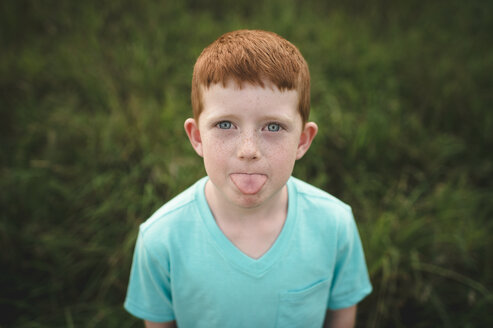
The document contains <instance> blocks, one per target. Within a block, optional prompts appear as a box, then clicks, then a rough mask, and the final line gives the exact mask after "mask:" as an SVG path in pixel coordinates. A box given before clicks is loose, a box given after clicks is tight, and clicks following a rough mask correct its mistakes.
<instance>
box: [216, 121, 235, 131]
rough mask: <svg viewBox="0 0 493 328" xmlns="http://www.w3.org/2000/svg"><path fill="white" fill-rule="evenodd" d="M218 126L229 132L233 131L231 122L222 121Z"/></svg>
mask: <svg viewBox="0 0 493 328" xmlns="http://www.w3.org/2000/svg"><path fill="white" fill-rule="evenodd" d="M216 126H217V127H218V128H220V129H224V130H228V129H231V126H232V124H231V122H229V121H221V122H219V123H217V124H216Z"/></svg>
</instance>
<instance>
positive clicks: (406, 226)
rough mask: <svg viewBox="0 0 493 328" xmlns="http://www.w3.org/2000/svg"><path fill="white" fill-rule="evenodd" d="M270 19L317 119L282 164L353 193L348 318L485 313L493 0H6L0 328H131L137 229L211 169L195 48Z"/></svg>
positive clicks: (454, 321)
mask: <svg viewBox="0 0 493 328" xmlns="http://www.w3.org/2000/svg"><path fill="white" fill-rule="evenodd" d="M239 28H258V29H266V30H271V31H274V32H276V33H278V34H280V35H282V36H284V37H286V38H287V39H288V40H290V41H292V42H293V43H294V44H295V45H297V46H298V47H299V49H300V50H301V52H302V53H303V54H304V56H305V58H306V60H307V62H308V63H309V65H310V71H311V77H312V97H311V99H312V112H311V116H310V119H311V120H314V121H315V122H317V124H318V125H319V128H320V131H319V134H318V136H317V137H316V139H315V141H314V143H313V145H312V148H311V149H310V151H309V152H308V154H307V155H306V156H305V157H304V158H303V159H302V160H300V161H299V162H298V163H297V166H296V168H295V172H294V175H295V176H297V177H299V178H302V179H304V180H306V181H308V182H310V183H312V184H314V185H316V186H318V187H320V188H322V189H324V190H326V191H328V192H330V193H332V194H333V195H335V196H336V197H338V198H340V199H342V200H343V201H345V202H346V203H348V204H350V205H351V206H352V207H353V211H354V213H355V217H356V220H357V224H358V227H359V230H360V234H361V238H362V241H363V245H364V248H365V254H366V258H367V262H368V266H369V271H370V275H371V280H372V283H373V285H374V291H373V293H372V294H371V295H370V296H369V297H368V298H367V299H365V300H364V301H363V302H362V303H361V304H360V306H359V314H358V327H375V328H380V327H384V328H385V327H389V328H390V327H397V328H398V327H461V328H462V327H470V328H472V327H493V315H492V314H491V309H492V308H493V238H492V237H491V234H492V233H493V220H492V217H493V201H492V200H493V151H492V149H493V77H492V73H493V42H492V36H491V35H492V31H493V2H486V1H458V0H450V1H417V0H410V1H385V0H370V1H365V2H363V1H356V0H351V1H340V0H338V1H331V2H327V1H315V0H307V1H295V0H288V1H281V0H265V1H262V2H261V3H260V2H258V3H257V4H255V3H254V2H252V1H246V0H239V1H234V2H233V1H231V2H230V1H226V0H207V1H197V0H188V1H154V0H141V1H126V0H122V1H54V0H47V1H34V0H19V1H2V2H1V4H0V44H1V48H2V50H1V51H0V190H1V192H0V209H1V210H0V247H1V250H2V251H1V253H0V266H1V268H2V269H1V270H0V309H1V312H2V316H1V317H0V327H26V328H35V327H36V328H37V327H69V328H72V327H141V326H142V324H141V323H140V322H139V321H138V320H137V319H134V318H132V317H131V316H130V315H128V314H127V313H126V312H125V311H124V310H123V307H122V303H123V300H124V297H125V292H126V285H127V282H128V275H129V269H130V265H131V258H132V252H133V247H134V243H135V238H136V234H137V229H138V226H139V224H140V223H142V222H143V221H144V220H145V219H146V218H147V217H149V216H150V214H152V212H153V211H154V210H156V209H157V208H158V207H160V206H161V205H162V204H163V203H164V202H165V201H167V200H169V199H170V198H172V197H173V196H174V195H176V194H178V193H179V192H180V191H182V190H183V189H184V188H185V187H186V186H188V185H190V184H192V183H193V182H194V181H195V180H196V179H198V178H199V177H202V176H203V175H204V174H205V171H204V169H203V167H202V163H201V161H200V158H199V157H198V156H197V155H196V154H195V153H194V152H193V150H192V148H191V146H190V145H189V143H188V140H187V139H186V135H185V132H184V130H183V122H184V120H185V119H186V118H187V117H189V116H190V115H191V108H190V81H191V75H192V68H193V65H194V62H195V59H196V58H197V56H198V55H199V54H200V52H201V50H202V49H203V48H204V47H205V46H206V45H208V44H209V43H211V42H212V41H213V40H215V39H216V38H217V37H218V36H219V35H221V34H222V33H225V32H227V31H230V30H234V29H239Z"/></svg>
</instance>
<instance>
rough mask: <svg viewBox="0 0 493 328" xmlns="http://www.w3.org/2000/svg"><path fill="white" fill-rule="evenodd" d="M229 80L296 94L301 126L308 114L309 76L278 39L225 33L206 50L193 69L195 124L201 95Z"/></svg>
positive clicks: (300, 58) (258, 34)
mask: <svg viewBox="0 0 493 328" xmlns="http://www.w3.org/2000/svg"><path fill="white" fill-rule="evenodd" d="M228 80H233V81H234V82H235V83H237V84H238V86H239V87H240V88H241V87H242V85H243V83H245V82H247V83H251V84H253V85H259V86H261V87H264V83H263V81H265V80H267V81H269V82H271V83H273V84H274V85H275V86H276V87H277V88H278V89H279V90H280V91H284V90H296V91H297V93H298V101H299V104H298V112H299V113H300V115H301V119H302V122H303V124H305V123H306V122H307V121H308V116H309V114H310V72H309V70H308V64H307V63H306V61H305V59H304V58H303V56H302V55H301V52H300V51H299V50H298V48H296V47H295V46H294V45H293V44H292V43H291V42H289V41H288V40H286V39H284V38H282V37H281V36H279V35H277V34H275V33H273V32H267V31H261V30H238V31H233V32H229V33H226V34H224V35H222V36H221V37H219V38H218V39H217V40H216V41H214V42H213V43H212V44H210V45H209V46H208V47H206V48H205V49H204V50H203V51H202V53H201V54H200V56H199V58H198V59H197V62H196V63H195V66H194V69H193V77H192V93H191V98H192V108H193V115H194V118H195V119H196V120H198V119H199V116H200V114H201V113H202V111H203V98H202V92H203V89H204V88H209V87H210V86H211V85H213V84H217V83H222V85H223V86H226V83H227V82H228Z"/></svg>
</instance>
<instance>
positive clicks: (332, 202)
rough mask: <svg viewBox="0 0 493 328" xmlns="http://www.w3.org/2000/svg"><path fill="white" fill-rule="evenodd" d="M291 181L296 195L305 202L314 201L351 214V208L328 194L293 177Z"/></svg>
mask: <svg viewBox="0 0 493 328" xmlns="http://www.w3.org/2000/svg"><path fill="white" fill-rule="evenodd" d="M291 181H292V183H294V185H295V186H296V192H297V193H298V195H299V196H301V197H303V198H305V199H306V200H309V201H310V200H311V201H316V203H317V204H320V205H321V206H328V207H331V208H333V209H334V210H340V211H343V212H351V206H349V205H348V204H346V203H344V202H343V201H341V200H340V199H338V198H337V197H335V196H333V195H331V194H329V193H328V192H326V191H324V190H322V189H320V188H317V187H315V186H313V185H311V184H309V183H307V182H305V181H303V180H300V179H298V178H295V177H291Z"/></svg>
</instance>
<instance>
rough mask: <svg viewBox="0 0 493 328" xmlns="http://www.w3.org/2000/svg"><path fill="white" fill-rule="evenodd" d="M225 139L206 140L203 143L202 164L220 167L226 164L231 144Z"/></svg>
mask: <svg viewBox="0 0 493 328" xmlns="http://www.w3.org/2000/svg"><path fill="white" fill-rule="evenodd" d="M227 140H228V139H226V138H215V137H214V138H207V139H206V140H204V142H203V149H204V162H205V164H206V165H208V164H209V166H210V165H215V166H218V165H221V164H223V163H225V162H226V160H227V158H228V154H229V152H230V149H231V142H228V141H227Z"/></svg>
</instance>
